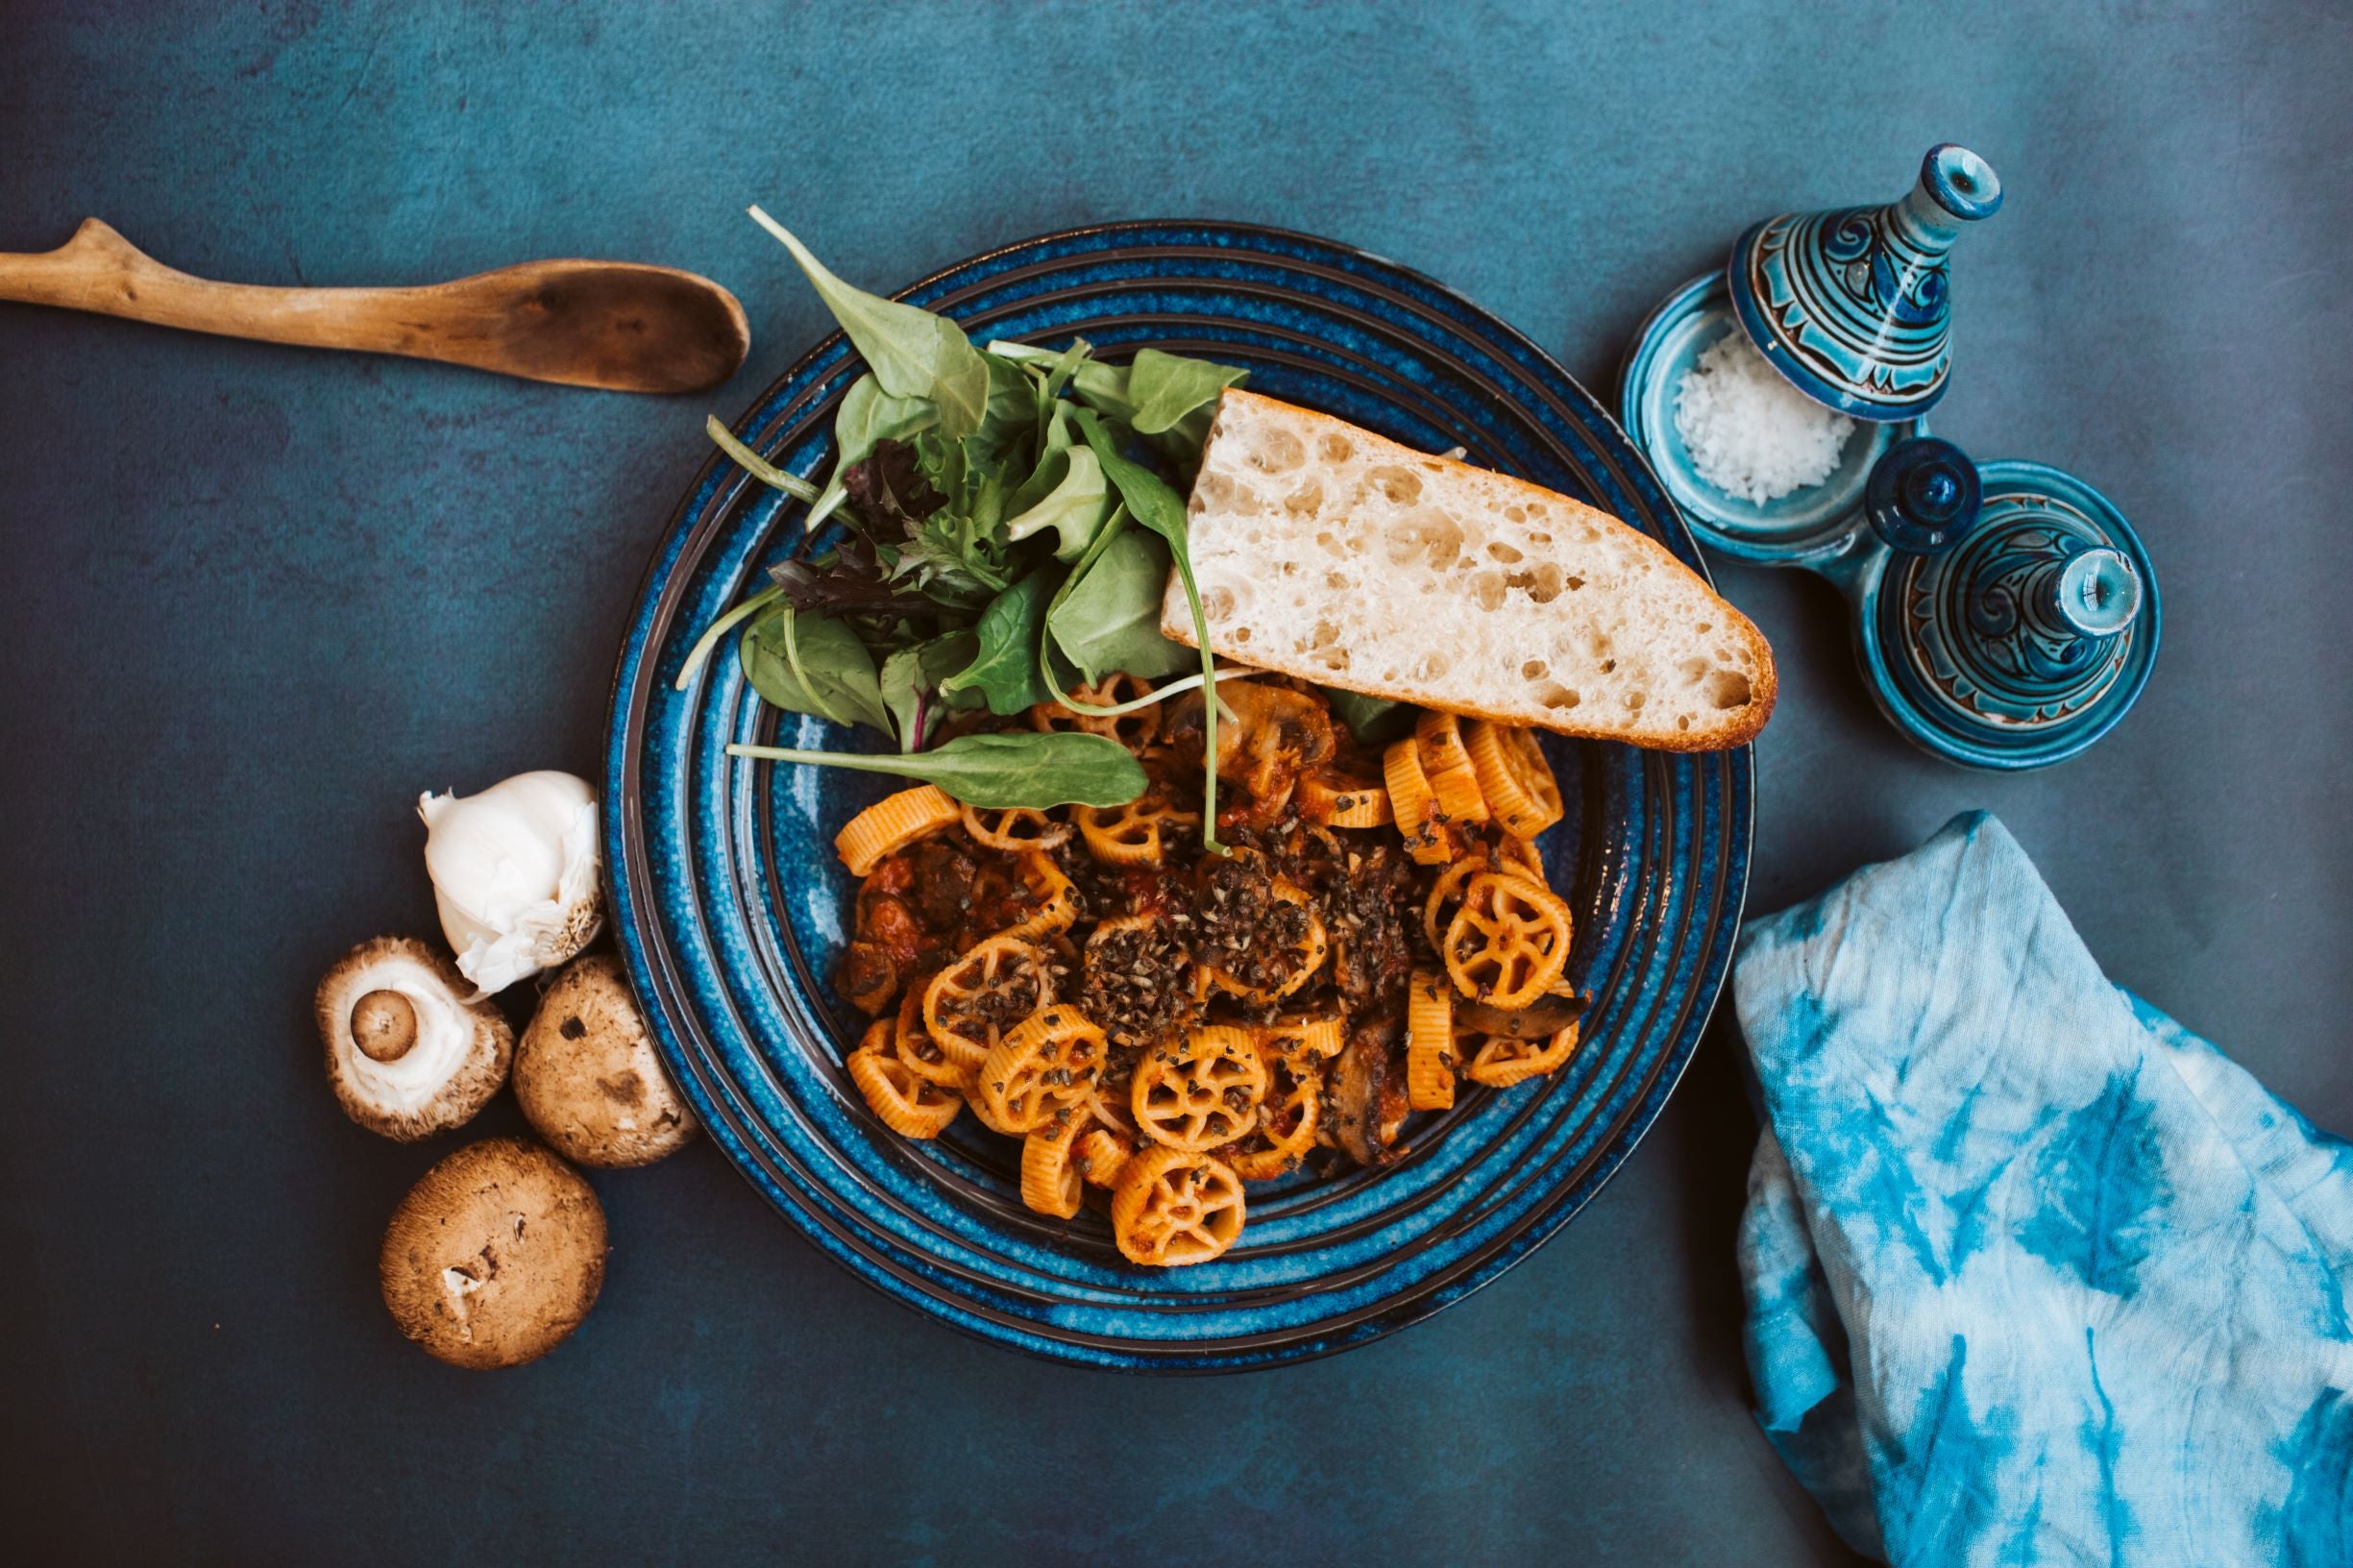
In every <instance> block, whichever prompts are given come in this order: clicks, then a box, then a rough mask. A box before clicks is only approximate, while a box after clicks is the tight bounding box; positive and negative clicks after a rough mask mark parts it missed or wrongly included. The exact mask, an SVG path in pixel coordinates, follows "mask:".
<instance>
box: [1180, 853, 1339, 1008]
mask: <svg viewBox="0 0 2353 1568" xmlns="http://www.w3.org/2000/svg"><path fill="white" fill-rule="evenodd" d="M1267 892H1268V894H1270V895H1271V896H1272V897H1274V898H1277V899H1280V900H1281V901H1283V902H1284V903H1287V904H1290V905H1292V906H1293V907H1295V908H1297V909H1298V910H1300V911H1301V912H1302V913H1304V914H1305V915H1306V917H1307V919H1306V921H1305V923H1304V925H1303V926H1302V928H1301V932H1300V936H1299V940H1298V941H1297V943H1293V944H1292V945H1291V948H1290V952H1291V954H1292V955H1293V956H1292V957H1291V959H1290V962H1289V963H1288V965H1287V966H1286V967H1285V968H1283V969H1282V970H1281V974H1282V978H1281V979H1270V980H1266V981H1262V982H1260V983H1257V984H1253V983H1252V982H1251V981H1250V980H1249V979H1247V978H1245V977H1243V976H1241V975H1237V974H1235V973H1234V972H1233V971H1231V970H1229V969H1226V968H1220V967H1219V966H1217V965H1215V964H1209V963H1203V964H1200V965H1199V966H1197V968H1196V969H1195V973H1196V974H1197V975H1198V976H1199V981H1198V983H1197V985H1196V988H1195V989H1196V990H1200V991H1201V992H1202V993H1203V994H1204V995H1206V994H1207V988H1208V987H1212V986H1214V987H1215V988H1216V989H1217V990H1219V991H1224V992H1232V993H1233V994H1235V995H1237V996H1239V997H1240V998H1242V1000H1244V1001H1246V1002H1250V1003H1253V1004H1255V1005H1257V1006H1260V1007H1267V1006H1271V1005H1272V1004H1274V1003H1276V1002H1279V1001H1281V1000H1282V999H1283V998H1284V997H1286V996H1288V995H1289V994H1290V993H1291V992H1294V991H1297V990H1298V989H1299V988H1300V987H1301V986H1304V985H1306V984H1307V983H1308V982H1309V981H1310V980H1311V979H1313V978H1314V976H1315V971H1316V970H1318V969H1320V968H1323V967H1324V959H1325V957H1326V956H1327V955H1329V954H1330V952H1331V950H1332V940H1331V937H1330V936H1329V934H1328V933H1326V932H1325V930H1324V919H1323V917H1322V916H1321V915H1318V914H1316V913H1315V901H1314V900H1313V899H1311V898H1310V897H1309V896H1308V894H1307V891H1306V890H1305V889H1303V888H1300V887H1297V886H1295V885H1294V884H1292V883H1289V882H1286V881H1284V880H1283V878H1281V877H1279V876H1278V877H1275V878H1273V879H1272V881H1271V882H1270V883H1269V885H1268V888H1267Z"/></svg>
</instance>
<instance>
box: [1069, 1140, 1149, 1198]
mask: <svg viewBox="0 0 2353 1568" xmlns="http://www.w3.org/2000/svg"><path fill="white" fill-rule="evenodd" d="M1135 1153H1136V1145H1135V1143H1134V1142H1133V1141H1132V1140H1130V1139H1129V1138H1128V1137H1127V1135H1126V1134H1124V1133H1115V1132H1113V1131H1112V1130H1111V1129H1110V1128H1109V1127H1089V1128H1088V1129H1087V1130H1086V1131H1085V1132H1084V1133H1081V1134H1080V1135H1079V1140H1078V1143H1077V1145H1076V1146H1075V1147H1074V1148H1073V1149H1072V1150H1071V1153H1070V1158H1071V1164H1075V1165H1076V1166H1078V1173H1079V1176H1080V1178H1081V1179H1083V1180H1084V1181H1085V1182H1086V1183H1087V1185H1088V1186H1090V1187H1113V1186H1116V1185H1117V1184H1118V1181H1119V1167H1120V1166H1122V1165H1124V1164H1127V1163H1128V1160H1129V1159H1130V1158H1131V1157H1132V1156H1133V1155H1134V1154H1135Z"/></svg>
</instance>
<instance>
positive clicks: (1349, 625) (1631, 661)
mask: <svg viewBox="0 0 2353 1568" xmlns="http://www.w3.org/2000/svg"><path fill="white" fill-rule="evenodd" d="M1188 510H1189V518H1188V523H1189V546H1190V554H1191V556H1192V563H1193V573H1194V576H1195V578H1196V580H1197V581H1198V583H1199V585H1200V590H1201V598H1202V608H1203V613H1204V615H1205V616H1206V618H1207V620H1208V622H1209V628H1210V646H1211V648H1212V649H1213V650H1214V651H1215V652H1216V653H1218V654H1219V655H1221V656H1223V657H1226V658H1231V659H1234V660H1236V661H1237V662H1238V663H1242V664H1247V665H1251V666H1254V667H1256V668H1259V669H1262V670H1273V671H1279V672H1281V673H1283V674H1291V675H1298V676H1301V677H1303V678H1305V679H1308V680H1312V681H1315V682H1317V683H1319V684H1321V685H1326V686H1336V687H1339V688H1341V689H1343V690H1347V691H1353V692H1361V693H1364V694H1366V695H1368V696H1372V697H1383V698H1395V699H1398V700H1401V701H1407V702H1414V703H1419V704H1422V705H1424V706H1427V707H1434V708H1443V709H1446V710H1448V711H1450V712H1455V713H1469V714H1478V715H1483V716H1485V717H1488V718H1492V719H1498V720H1503V721H1507V722H1509V723H1525V724H1534V725H1539V726H1541V727H1543V728H1546V729H1553V730H1557V731H1559V732H1560V733H1562V734H1565V735H1581V736H1586V737H1589V738H1592V739H1597V740H1615V741H1627V742H1630V743H1632V744H1634V745H1636V746H1646V747H1659V748H1663V749H1668V750H1677V751H1701V750H1717V749H1722V748H1725V747H1734V746H1739V745H1742V744H1744V743H1745V742H1747V741H1749V740H1750V739H1752V738H1753V737H1754V735H1755V734H1756V732H1757V731H1758V730H1759V729H1761V728H1763V727H1764V723H1765V720H1766V718H1767V717H1768V716H1769V715H1771V713H1772V711H1773V700H1774V695H1775V692H1776V689H1777V680H1776V678H1775V674H1774V668H1773V652H1772V649H1769V648H1767V647H1766V645H1765V639H1764V638H1763V637H1762V636H1761V635H1760V634H1759V633H1758V632H1757V629H1756V627H1755V626H1754V625H1752V624H1751V623H1750V622H1749V619H1748V618H1747V617H1746V616H1744V615H1742V614H1741V613H1740V612H1739V611H1738V610H1735V609H1733V608H1732V606H1731V605H1729V604H1728V603H1726V602H1725V601H1724V600H1722V599H1721V598H1719V597H1717V595H1716V594H1715V593H1713V592H1712V591H1711V590H1710V589H1709V588H1708V586H1707V584H1706V583H1704V582H1703V581H1702V580H1701V579H1700V577H1699V576H1698V575H1697V574H1696V573H1694V572H1693V571H1691V569H1690V568H1688V567H1686V566H1684V565H1683V564H1682V562H1680V561H1679V560H1677V559H1676V558H1675V556H1674V555H1673V554H1671V553H1670V552H1669V551H1667V550H1666V549H1665V548H1664V547H1663V546H1661V545H1660V544H1658V543H1657V542H1656V541H1655V540H1653V539H1651V538H1649V537H1648V536H1647V535H1645V534H1642V533H1641V532H1639V531H1637V530H1635V529H1633V528H1630V527H1627V526H1626V525H1625V524H1623V523H1621V522H1619V521H1618V520H1617V519H1616V518H1614V517H1611V516H1609V515H1608V514H1607V513H1605V512H1601V511H1597V510H1595V509H1594V508H1593V507H1591V506H1587V505H1585V504H1584V503H1582V502H1576V501H1572V500H1570V499H1569V498H1568V497H1566V496H1561V495H1556V494H1555V493H1553V492H1552V491H1549V490H1544V489H1541V488H1539V487H1537V486H1535V485H1532V484H1529V483H1526V482H1525V481H1523V480H1519V479H1514V478H1508V477H1507V476H1505V475H1501V474H1496V473H1492V472H1489V471H1488V470H1485V469H1481V468H1473V467H1470V466H1469V465H1467V464H1464V463H1458V462H1455V461H1452V460H1451V459H1448V458H1444V457H1434V456H1431V455H1429V454H1427V453H1418V452H1414V451H1412V450H1411V449H1409V448H1407V447H1402V446H1399V445H1398V444H1397V443H1396V442H1394V441H1390V440H1387V439H1385V438H1384V437H1382V436H1378V435H1375V434H1373V433H1372V432H1371V431H1369V430H1364V429H1359V428H1358V427H1356V426H1354V425H1350V424H1348V423H1346V422H1345V421H1342V420H1337V419H1333V418H1331V417H1329V416H1328V415H1324V414H1318V413H1313V412H1311V411H1310V410H1308V409H1305V408H1297V407H1293V406H1292V405H1290V404H1285V403H1278V402H1276V401H1275V400H1274V399H1272V398H1263V397H1260V396H1258V395H1256V394H1255V393H1250V392H1242V391H1229V392H1227V393H1226V394H1225V397H1224V399H1223V400H1222V402H1221V403H1220V404H1219V405H1218V411H1217V419H1216V422H1215V423H1214V424H1213V426H1212V427H1211V428H1210V436H1209V442H1208V445H1207V446H1206V447H1205V448H1204V450H1203V452H1202V454H1201V472H1200V475H1199V477H1198V478H1196V479H1195V480H1194V482H1193V491H1192V499H1191V502H1190V503H1189V508H1188ZM1161 629H1162V630H1163V631H1164V632H1165V633H1166V634H1167V635H1168V636H1170V637H1172V638H1174V639H1176V640H1177V641H1179V642H1182V643H1185V644H1187V645H1188V646H1190V645H1192V643H1193V641H1194V639H1193V625H1192V616H1191V613H1190V611H1189V608H1188V606H1187V604H1186V601H1185V594H1184V589H1183V586H1182V584H1181V583H1179V582H1178V581H1177V580H1176V578H1175V577H1174V576H1171V577H1170V579H1169V584H1168V592H1167V597H1166V598H1165V599H1164V600H1163V603H1162V607H1161Z"/></svg>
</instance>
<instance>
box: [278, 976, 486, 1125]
mask: <svg viewBox="0 0 2353 1568" xmlns="http://www.w3.org/2000/svg"><path fill="white" fill-rule="evenodd" d="M473 995H474V988H473V986H471V985H469V984H468V983H467V982H466V980H465V978H464V977H463V976H462V975H460V974H459V973H458V972H457V967H456V966H455V965H454V964H452V963H451V962H450V961H449V960H448V959H447V958H445V957H444V956H442V954H441V953H440V952H439V951H437V950H436V949H434V948H433V947H431V946H429V944H427V943H424V942H421V941H419V940H418V939H417V938H415V937H377V938H374V939H372V940H370V941H367V942H363V943H360V944H359V945H358V946H356V947H355V948H353V949H352V950H351V951H350V952H348V953H346V954H344V955H343V957H342V958H340V959H339V960H337V961H336V963H335V967H334V968H331V969H329V970H328V971H327V975H326V978H324V979H322V980H321V981H320V982H319V989H318V994H317V996H316V998H315V1003H314V1005H315V1007H316V1010H317V1015H318V1025H319V1039H320V1041H321V1042H322V1043H324V1044H325V1045H326V1047H327V1078H328V1081H329V1082H330V1083H331V1084H332V1085H333V1086H334V1090H335V1098H336V1099H338V1100H340V1101H342V1102H343V1109H344V1111H345V1113H346V1114H347V1115H350V1116H351V1118H352V1119H353V1120H354V1121H355V1122H357V1123H359V1125H361V1126H362V1127H365V1128H367V1129H369V1130H370V1131H372V1132H378V1133H381V1134H383V1135H384V1136H385V1137H386V1138H392V1139H400V1140H401V1141H402V1142H404V1143H405V1142H413V1141H415V1140H416V1139H420V1138H428V1137H430V1136H431V1135H432V1134H434V1133H438V1132H443V1131H446V1130H447V1129H449V1128H452V1127H458V1126H462V1125H464V1124H465V1123H466V1122H468V1121H471V1120H472V1119H473V1118H474V1114H475V1113H476V1112H477V1111H479V1110H480V1109H481V1108H482V1106H483V1103H484V1102H485V1101H487V1100H488V1099H489V1098H490V1096H492V1095H493V1094H496V1093H497V1092H498V1091H499V1086H500V1085H501V1084H502V1083H504V1082H506V1066H507V1062H508V1059H509V1058H510V1057H511V1056H512V1055H513V1053H514V1041H515V1036H514V1031H513V1030H512V1029H511V1028H509V1027H508V1026H507V1022H506V1019H505V1018H504V1017H501V1016H500V1013H499V1010H498V1009H497V1008H496V1007H495V1006H493V1005H492V1004H491V1003H489V1002H487V1001H475V1000H473V999H472V998H473Z"/></svg>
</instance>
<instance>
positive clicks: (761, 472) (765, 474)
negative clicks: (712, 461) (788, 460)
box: [702, 414, 818, 506]
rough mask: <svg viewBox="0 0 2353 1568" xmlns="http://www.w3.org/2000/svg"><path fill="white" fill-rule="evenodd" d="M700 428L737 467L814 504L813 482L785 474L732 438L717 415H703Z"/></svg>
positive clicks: (763, 481) (816, 493)
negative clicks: (732, 459) (733, 460)
mask: <svg viewBox="0 0 2353 1568" xmlns="http://www.w3.org/2000/svg"><path fill="white" fill-rule="evenodd" d="M702 430H703V433H704V434H705V435H708V436H709V437H710V438H711V439H712V440H713V441H716V442H718V443H719V450H720V451H722V452H723V453H726V454H727V455H728V456H730V457H732V458H734V459H735V461H736V465H737V466H738V467H740V468H741V469H743V471H744V472H745V473H747V474H748V475H750V476H751V477H752V478H755V479H758V480H759V481H760V482H761V483H762V484H765V485H770V486H772V487H773V488H775V489H778V490H781V491H783V492H784V493H785V494H786V495H788V496H791V497H793V498H794V499H795V500H797V501H799V502H802V503H804V504H806V505H812V506H813V505H815V504H817V496H818V489H817V486H816V485H814V484H811V483H810V482H809V481H808V480H807V479H804V478H801V477H800V476H799V475H797V474H787V473H786V472H785V471H784V470H783V469H781V468H778V467H777V466H776V465H775V464H773V463H772V462H770V461H769V460H768V459H767V458H765V457H763V456H761V455H760V454H759V453H756V452H754V451H752V450H751V449H750V448H749V447H748V446H746V445H744V443H743V442H741V441H738V440H737V439H736V438H735V432H734V431H733V430H731V429H727V427H726V426H724V425H722V424H721V423H720V422H719V418H718V416H717V415H712V414H706V415H704V416H703V421H702Z"/></svg>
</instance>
